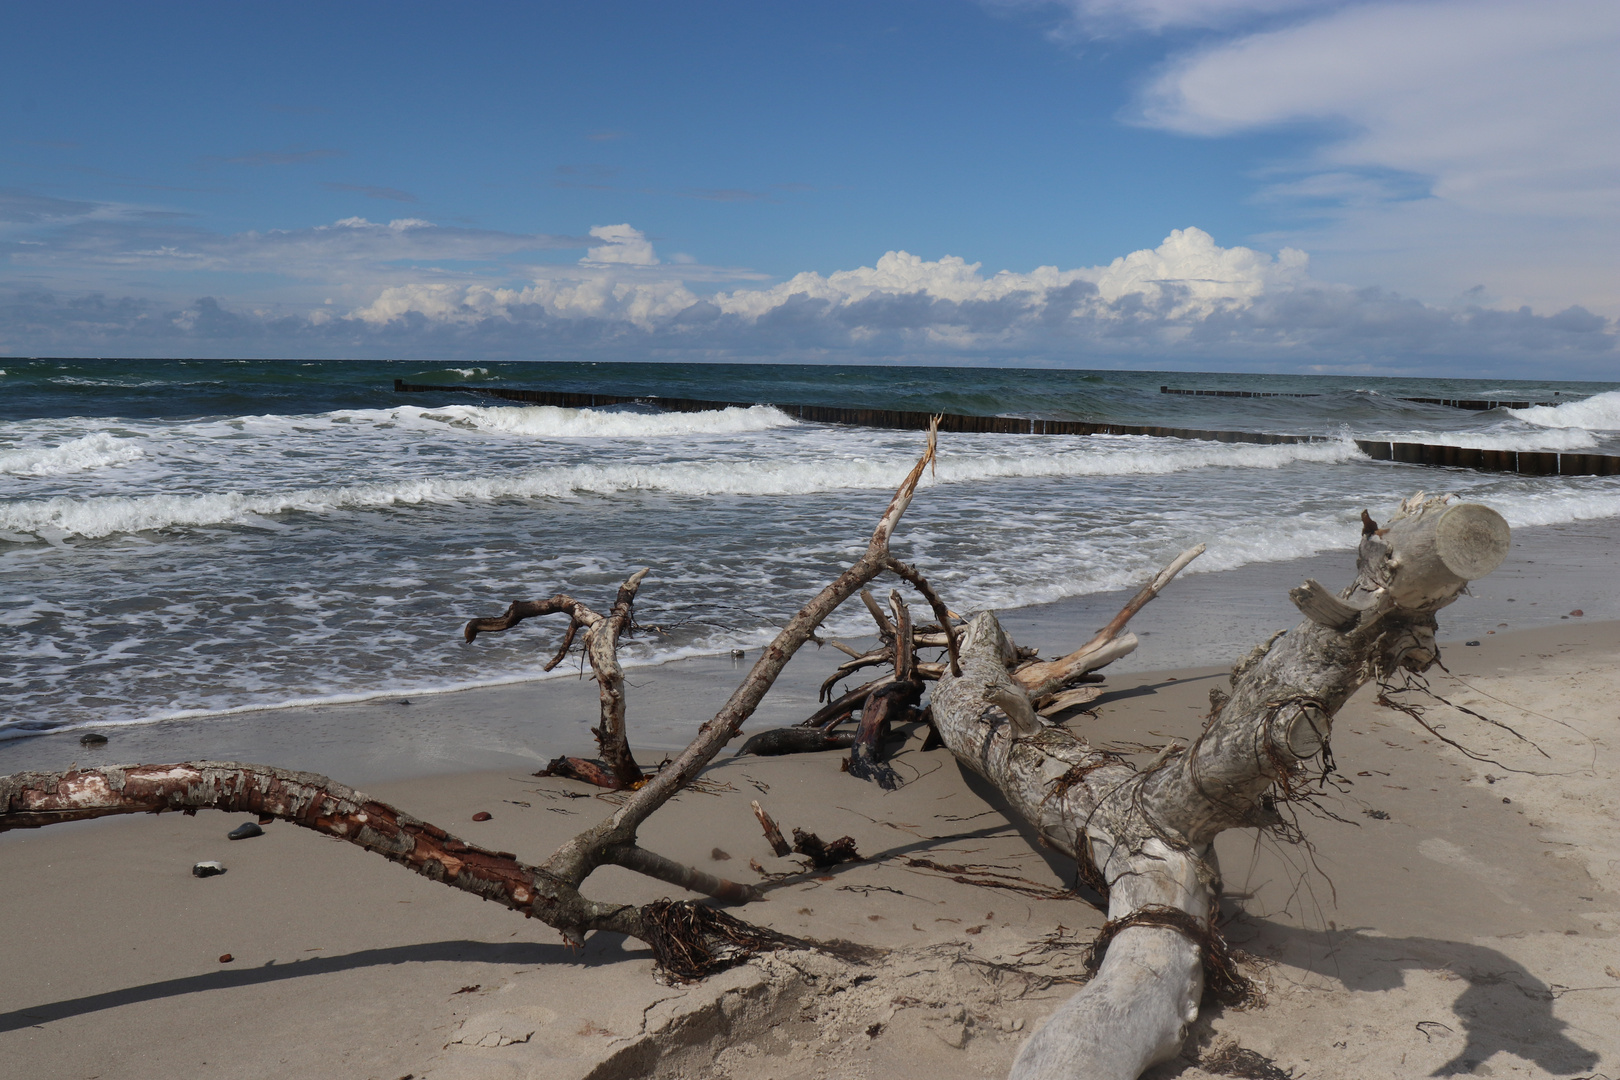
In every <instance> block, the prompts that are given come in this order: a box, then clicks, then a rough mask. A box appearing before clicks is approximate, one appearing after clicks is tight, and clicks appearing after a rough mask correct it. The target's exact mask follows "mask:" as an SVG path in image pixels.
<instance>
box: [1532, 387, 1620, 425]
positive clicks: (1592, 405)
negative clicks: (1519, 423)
mask: <svg viewBox="0 0 1620 1080" xmlns="http://www.w3.org/2000/svg"><path fill="white" fill-rule="evenodd" d="M1508 411H1509V412H1511V413H1512V414H1513V415H1514V416H1517V417H1518V418H1519V419H1520V420H1523V421H1524V422H1525V423H1527V424H1535V425H1536V426H1537V427H1545V428H1586V429H1587V430H1589V431H1620V390H1607V391H1605V392H1603V393H1601V394H1593V395H1592V396H1591V397H1589V398H1586V399H1584V400H1582V401H1566V402H1565V403H1564V404H1562V405H1552V406H1547V405H1532V406H1531V407H1530V408H1528V409H1509V410H1508Z"/></svg>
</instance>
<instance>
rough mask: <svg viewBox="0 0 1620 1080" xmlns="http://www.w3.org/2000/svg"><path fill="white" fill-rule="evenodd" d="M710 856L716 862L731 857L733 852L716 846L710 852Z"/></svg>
mask: <svg viewBox="0 0 1620 1080" xmlns="http://www.w3.org/2000/svg"><path fill="white" fill-rule="evenodd" d="M709 858H711V859H713V860H714V861H715V862H725V861H726V860H727V859H729V858H731V853H730V852H729V851H722V850H721V849H720V848H715V849H714V850H713V851H711V852H709Z"/></svg>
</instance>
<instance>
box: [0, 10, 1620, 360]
mask: <svg viewBox="0 0 1620 1080" xmlns="http://www.w3.org/2000/svg"><path fill="white" fill-rule="evenodd" d="M3 25H4V28H5V33H4V34H3V35H0V354H6V353H9V354H24V355H27V354H54V355H70V354H91V355H193V356H223V355H248V356H265V355H271V356H275V355H286V356H345V355H352V356H420V357H423V358H429V357H435V358H436V357H458V358H469V359H476V358H479V357H487V358H523V357H534V358H542V359H543V358H579V357H591V358H602V359H608V358H616V357H622V358H625V359H675V360H680V359H687V360H702V359H717V360H720V359H724V360H749V359H758V360H773V359H782V360H840V361H850V360H866V361H874V362H877V361H913V362H918V361H920V362H940V363H1021V364H1063V365H1071V366H1110V367H1111V366H1179V367H1220V368H1249V367H1252V368H1260V369H1266V368H1274V369H1288V370H1312V369H1321V370H1335V371H1357V370H1381V371H1406V370H1409V371H1413V372H1420V371H1434V372H1436V373H1439V372H1441V371H1445V372H1448V373H1463V372H1466V371H1472V370H1487V369H1489V370H1493V371H1496V372H1498V373H1504V374H1505V373H1508V372H1509V371H1511V370H1513V369H1514V368H1515V367H1518V366H1522V365H1523V364H1525V363H1527V362H1534V363H1537V364H1544V365H1551V367H1550V368H1549V369H1548V370H1547V372H1546V373H1548V374H1551V373H1553V370H1554V369H1556V371H1557V372H1559V373H1563V374H1567V375H1571V376H1576V377H1578V376H1582V375H1585V376H1588V377H1596V378H1615V377H1620V375H1616V374H1615V370H1616V368H1617V367H1620V365H1617V364H1616V363H1615V360H1614V341H1615V334H1616V326H1615V322H1614V319H1615V317H1616V316H1620V289H1617V285H1620V263H1617V260H1616V259H1615V256H1614V254H1613V253H1614V251H1616V250H1617V249H1620V248H1617V241H1620V139H1617V138H1616V135H1620V131H1617V130H1616V129H1617V127H1620V125H1617V123H1616V119H1617V115H1620V104H1617V103H1620V75H1617V74H1616V69H1617V68H1620V65H1617V64H1616V63H1615V62H1614V61H1615V57H1616V55H1617V45H1620V7H1617V6H1616V5H1614V4H1612V3H1610V2H1608V0H1602V2H1598V0H1547V2H1545V3H1542V4H1537V5H1528V4H1523V3H1517V2H1515V3H1498V2H1493V0H1467V2H1461V0H1447V2H1412V3H1398V4H1390V3H1353V2H1339V3H1317V2H1310V0H1063V2H1047V0H981V2H973V0H926V2H925V0H901V2H893V0H868V2H864V3H819V4H813V5H804V4H786V3H774V2H752V3H704V4H689V5H675V4H668V3H595V4H591V5H564V4H478V3H469V4H462V5H456V6H454V7H447V6H443V5H427V4H398V3H394V4H386V5H384V4H363V3H345V4H323V5H313V4H311V5H303V4H294V3H282V4H275V5H267V4H266V5H244V4H227V3H222V2H221V3H211V4H190V5H184V4H152V5H139V6H136V5H112V4H105V5H94V4H71V3H68V4H57V5H49V6H46V5H23V4H11V5H8V6H7V7H6V8H5V9H4V15H3ZM1041 268H1046V269H1044V270H1043V269H1041Z"/></svg>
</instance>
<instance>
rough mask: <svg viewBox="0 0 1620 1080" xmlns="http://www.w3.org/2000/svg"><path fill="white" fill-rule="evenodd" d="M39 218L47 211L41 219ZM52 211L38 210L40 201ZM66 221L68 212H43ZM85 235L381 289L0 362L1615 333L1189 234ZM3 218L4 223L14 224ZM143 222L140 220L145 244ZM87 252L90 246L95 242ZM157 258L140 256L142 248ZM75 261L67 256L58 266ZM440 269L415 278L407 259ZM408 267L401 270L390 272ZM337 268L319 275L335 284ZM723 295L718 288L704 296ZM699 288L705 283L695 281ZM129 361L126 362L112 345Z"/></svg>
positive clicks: (1565, 347)
mask: <svg viewBox="0 0 1620 1080" xmlns="http://www.w3.org/2000/svg"><path fill="white" fill-rule="evenodd" d="M29 209H30V212H33V213H35V214H36V215H37V214H39V213H41V212H42V210H41V208H40V207H38V206H33V207H31V208H29ZM47 209H52V208H47ZM54 209H55V210H61V208H54ZM62 212H71V213H72V214H74V215H77V217H78V218H79V219H80V220H82V221H84V222H85V223H86V224H85V226H84V227H85V235H84V236H83V237H81V238H78V239H76V240H75V241H74V242H72V243H66V242H60V241H59V242H58V243H56V244H55V245H41V247H42V250H41V251H40V253H38V254H36V255H33V256H31V257H32V258H33V259H35V260H37V261H38V263H39V264H40V265H47V264H53V263H54V265H56V266H57V268H58V269H62V268H65V267H66V266H70V265H87V264H89V265H132V264H144V265H153V264H159V265H161V264H166V263H173V262H179V263H181V264H191V263H197V262H200V263H202V264H205V265H207V266H208V267H209V268H210V269H211V270H213V271H214V272H215V273H218V274H222V275H230V274H251V273H256V272H258V271H260V270H262V269H264V268H266V267H272V266H273V267H275V268H277V269H278V270H279V271H280V272H282V273H285V274H295V275H299V276H302V277H303V278H304V279H305V280H304V281H303V282H302V287H303V290H304V291H308V289H309V288H310V287H314V288H316V289H317V291H318V290H320V289H325V288H328V287H331V286H335V285H337V284H338V281H337V277H338V276H340V275H341V276H342V277H343V278H344V279H346V281H347V283H348V285H347V287H349V288H351V289H352V288H353V281H354V280H355V279H356V278H360V279H364V280H365V281H368V282H369V283H370V284H369V285H363V286H361V288H362V290H363V291H367V292H369V293H371V294H372V295H371V296H370V298H369V299H368V300H367V301H366V302H364V303H361V304H358V305H355V306H352V307H338V306H335V305H333V304H332V303H331V302H330V300H326V301H323V302H320V303H307V302H306V303H304V304H299V303H297V302H281V303H278V304H276V305H274V306H273V307H265V306H251V305H245V304H240V303H237V304H232V303H222V302H221V301H219V300H218V299H215V298H204V299H201V300H197V301H195V302H193V303H190V304H187V305H185V306H184V307H180V308H175V307H173V306H172V305H166V304H164V303H163V302H162V301H160V300H150V299H147V300H142V299H134V298H124V299H119V300H112V299H108V298H106V297H104V296H89V297H77V298H63V297H61V296H59V295H55V294H52V293H48V292H33V293H19V294H15V295H13V296H12V297H11V298H9V299H8V300H7V301H6V302H5V307H4V308H3V309H0V319H3V321H0V328H3V329H0V349H3V350H4V351H6V352H10V353H13V354H16V353H20V352H25V351H31V352H49V351H51V349H52V348H53V347H55V348H58V349H66V348H68V347H70V346H79V347H82V343H85V342H88V343H90V344H91V345H92V346H93V348H92V349H91V351H93V352H96V353H99V354H103V355H106V354H113V353H117V354H119V355H155V354H165V355H167V354H175V353H185V354H188V355H192V354H195V355H218V356H256V355H288V356H317V355H334V354H339V355H349V356H357V357H367V356H402V357H421V358H430V357H486V358H510V359H527V358H534V359H564V358H569V359H572V358H580V357H593V358H602V359H608V358H612V359H681V358H685V359H692V360H698V359H709V360H748V359H761V358H769V359H778V360H793V361H809V362H816V361H882V360H910V361H915V362H935V363H971V362H979V363H1013V364H1037V365H1042V364H1064V365H1080V366H1084V365H1086V364H1088V363H1096V362H1099V361H1101V362H1104V363H1108V362H1131V361H1136V362H1152V363H1155V364H1157V363H1163V362H1165V361H1166V360H1169V361H1171V362H1172V363H1175V362H1179V363H1181V364H1183V365H1187V364H1190V365H1195V366H1196V365H1198V364H1209V363H1211V362H1221V363H1228V364H1238V365H1243V366H1248V367H1254V368H1270V367H1288V366H1293V367H1300V366H1307V367H1308V366H1311V365H1323V366H1331V367H1332V368H1333V369H1334V370H1341V371H1353V370H1392V369H1399V368H1402V367H1404V366H1407V365H1409V364H1410V363H1411V359H1412V357H1413V356H1414V355H1417V356H1424V357H1428V358H1431V359H1435V360H1439V361H1442V362H1444V361H1449V360H1459V361H1466V362H1467V363H1468V364H1469V365H1470V367H1469V370H1471V371H1479V370H1481V367H1480V365H1481V364H1482V363H1483V364H1484V365H1486V367H1489V365H1490V364H1491V363H1492V362H1497V363H1500V364H1501V365H1503V368H1504V370H1511V369H1512V368H1513V367H1514V366H1515V365H1518V364H1519V363H1521V361H1522V359H1523V357H1524V356H1526V355H1536V356H1539V357H1543V358H1548V357H1551V358H1557V359H1558V360H1560V361H1562V362H1563V363H1564V364H1565V366H1566V367H1569V368H1571V369H1572V370H1584V369H1587V368H1591V369H1592V371H1594V372H1597V373H1599V374H1601V371H1599V369H1600V367H1601V366H1602V365H1605V364H1607V363H1609V360H1610V357H1611V356H1612V353H1613V349H1614V342H1615V337H1616V330H1617V327H1616V324H1615V322H1614V321H1613V320H1610V319H1606V318H1604V317H1602V316H1599V315H1595V314H1593V313H1591V312H1589V311H1587V310H1586V309H1584V308H1581V307H1579V306H1571V307H1569V308H1567V309H1565V310H1563V311H1561V312H1558V313H1555V314H1545V315H1544V314H1536V313H1535V312H1533V311H1531V310H1530V309H1528V308H1522V309H1519V310H1515V311H1501V310H1494V309H1491V308H1487V307H1483V306H1479V305H1470V304H1462V305H1456V306H1453V307H1437V306H1433V305H1428V304H1423V303H1420V302H1418V301H1416V300H1412V299H1410V298H1404V297H1401V296H1398V295H1395V294H1392V293H1388V292H1385V291H1382V290H1378V289H1355V288H1351V287H1349V286H1345V285H1339V284H1334V283H1330V282H1321V281H1317V280H1315V279H1313V278H1312V277H1311V274H1310V270H1309V257H1308V256H1307V255H1306V253H1305V252H1303V251H1300V250H1298V249H1295V248H1283V249H1281V250H1280V251H1279V252H1277V254H1276V255H1275V256H1273V255H1269V254H1266V253H1264V252H1261V251H1256V250H1254V249H1251V248H1248V247H1241V246H1233V247H1222V246H1221V245H1219V244H1217V243H1216V242H1215V239H1214V238H1213V237H1212V236H1210V235H1209V234H1208V233H1206V232H1204V231H1203V230H1201V229H1198V228H1196V227H1188V228H1185V229H1177V230H1174V231H1173V232H1171V234H1170V235H1169V236H1168V237H1166V239H1165V240H1164V242H1163V243H1162V244H1160V245H1159V246H1158V247H1156V248H1152V249H1145V250H1140V251H1134V252H1131V253H1129V254H1127V255H1123V256H1121V257H1119V258H1116V259H1114V260H1113V261H1112V262H1110V263H1109V264H1107V265H1103V266H1091V267H1082V268H1075V269H1067V270H1065V269H1060V268H1058V267H1055V266H1042V267H1037V268H1035V269H1034V270H1031V271H1028V272H1016V271H1011V270H1001V271H997V272H994V273H985V272H983V269H982V267H981V265H980V264H979V263H969V262H967V261H966V260H965V259H962V258H959V257H955V256H945V257H943V258H940V259H937V260H927V259H923V258H920V257H919V256H916V255H912V254H909V253H907V252H904V251H890V252H887V253H886V254H884V255H883V256H882V257H881V258H879V259H877V260H876V261H875V263H874V264H873V265H871V266H863V267H858V268H855V269H852V270H841V271H836V272H834V273H830V274H827V275H822V274H819V273H815V272H804V273H800V274H797V275H795V276H793V277H792V278H790V279H788V280H786V281H782V282H778V283H775V284H755V285H738V284H737V282H738V281H739V280H740V279H749V278H754V279H757V278H759V277H761V275H758V274H752V273H749V272H747V271H736V270H726V269H724V268H717V267H708V266H702V265H696V264H692V263H689V262H674V263H666V262H665V261H664V260H662V259H660V257H659V256H658V253H657V252H656V250H655V249H654V245H653V243H652V242H651V241H650V240H649V239H648V238H647V237H646V236H645V235H644V234H643V233H642V232H641V231H640V230H638V229H636V228H634V227H632V226H631V225H630V224H628V223H623V224H616V225H602V226H596V227H594V228H592V229H591V230H590V231H589V234H588V236H587V237H584V238H579V237H574V238H570V237H560V236H548V235H532V236H519V235H504V234H494V233H488V232H482V231H478V230H469V229H460V228H444V227H441V226H438V225H434V224H433V223H431V222H427V221H424V220H421V219H416V218H402V219H396V220H394V221H391V222H388V223H386V224H385V223H375V222H371V221H367V220H365V219H360V218H351V219H345V220H342V221H338V222H335V223H333V224H331V225H321V226H315V227H313V228H310V229H305V230H297V231H291V232H271V233H265V234H259V233H251V234H245V235H240V236H231V237H213V236H206V235H204V236H195V235H190V234H187V235H185V236H180V235H175V234H174V233H172V232H170V233H167V234H166V235H165V236H163V237H161V238H153V237H142V238H141V240H140V241H139V242H138V243H134V242H129V237H128V236H125V237H124V239H125V241H126V243H124V244H123V245H122V246H120V244H119V243H117V242H116V238H117V236H118V234H117V233H116V232H115V231H110V230H108V229H107V227H106V223H107V222H108V221H110V220H116V219H117V215H116V214H115V213H113V212H111V211H103V210H101V209H99V208H94V207H74V208H71V210H70V211H62ZM16 216H17V214H16V212H15V211H14V212H13V218H14V219H15V217H16ZM137 232H138V230H137ZM93 241H99V242H93ZM154 245H155V246H154ZM581 246H584V247H586V252H585V254H584V255H583V256H582V257H581V258H580V259H579V260H578V261H577V262H575V263H572V264H551V265H534V264H531V265H529V266H528V267H527V270H528V272H529V274H530V275H531V279H530V280H529V281H527V282H526V283H521V284H516V283H514V284H502V283H498V282H491V281H488V280H477V279H478V278H479V277H480V276H487V272H486V274H484V275H481V274H480V272H479V271H478V270H477V269H470V268H469V267H478V266H486V265H493V266H496V267H499V268H501V269H500V270H498V271H496V272H507V270H506V268H504V267H503V260H507V259H510V258H511V257H513V256H517V257H520V258H521V257H532V256H533V255H534V254H535V253H537V252H540V251H546V250H553V249H557V248H563V247H576V248H577V247H581ZM65 252H71V253H72V254H71V256H69V255H68V254H64V253H65ZM417 259H427V260H437V261H438V262H440V263H442V264H445V265H450V264H457V265H459V267H460V268H459V269H457V270H454V271H448V270H444V269H443V268H442V267H441V268H440V269H439V270H438V271H437V272H436V273H435V274H434V275H433V278H434V279H432V280H421V275H420V267H419V266H417V265H415V264H414V262H412V261H411V260H417ZM402 260H403V261H404V262H405V265H401V261H402ZM327 278H330V279H331V280H326V279H327ZM716 283H720V284H729V285H731V286H733V287H731V288H730V289H727V288H723V287H722V288H713V285H714V284H716ZM705 284H708V285H709V286H710V287H709V288H705V287H704V285H705ZM118 350H122V352H118Z"/></svg>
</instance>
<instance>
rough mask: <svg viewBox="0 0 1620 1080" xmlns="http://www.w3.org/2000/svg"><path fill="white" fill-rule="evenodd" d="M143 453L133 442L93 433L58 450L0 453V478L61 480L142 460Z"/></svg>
mask: <svg viewBox="0 0 1620 1080" xmlns="http://www.w3.org/2000/svg"><path fill="white" fill-rule="evenodd" d="M145 453H146V452H145V451H144V450H142V449H141V447H140V446H139V444H137V443H136V441H135V440H133V439H119V438H115V437H114V436H112V435H109V434H107V433H106V432H104V431H97V432H93V433H92V434H89V435H85V436H83V437H82V438H78V439H73V440H72V441H70V442H65V443H62V444H61V445H60V446H40V447H29V448H27V449H20V450H0V474H5V475H8V476H61V475H63V474H65V473H76V472H86V471H88V470H90V469H102V468H106V467H107V466H109V465H124V464H127V463H128V462H131V461H134V460H135V459H136V458H140V457H144V456H145Z"/></svg>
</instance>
